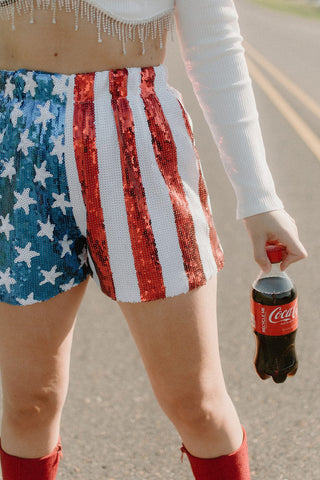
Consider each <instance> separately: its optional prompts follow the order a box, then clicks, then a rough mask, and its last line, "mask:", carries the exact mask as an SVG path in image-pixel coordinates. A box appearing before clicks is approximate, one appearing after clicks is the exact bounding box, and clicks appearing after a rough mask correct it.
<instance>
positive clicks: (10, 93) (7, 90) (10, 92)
mask: <svg viewBox="0 0 320 480" xmlns="http://www.w3.org/2000/svg"><path fill="white" fill-rule="evenodd" d="M15 88H16V86H15V85H14V83H11V82H10V78H7V81H6V86H5V90H4V98H6V97H7V96H9V97H10V98H11V100H13V90H14V89H15Z"/></svg>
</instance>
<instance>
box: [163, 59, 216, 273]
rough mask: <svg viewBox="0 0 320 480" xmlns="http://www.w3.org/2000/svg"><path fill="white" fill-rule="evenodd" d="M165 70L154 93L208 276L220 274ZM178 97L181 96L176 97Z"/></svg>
mask: <svg viewBox="0 0 320 480" xmlns="http://www.w3.org/2000/svg"><path fill="white" fill-rule="evenodd" d="M166 76H167V75H166V70H165V69H164V68H161V69H158V71H157V74H156V77H155V92H156V94H157V97H158V98H159V100H160V103H161V105H162V109H163V112H164V114H165V116H166V118H167V121H168V123H169V126H170V129H171V132H172V134H173V138H174V140H175V144H176V148H177V158H178V170H179V174H180V176H181V178H182V182H183V186H184V191H185V194H186V198H187V201H188V204H189V208H190V211H191V215H192V218H193V222H194V227H195V233H196V238H197V243H198V247H199V252H200V257H201V262H202V266H203V270H204V274H205V277H206V278H207V279H209V278H210V277H211V276H212V275H215V274H216V273H217V266H216V263H215V260H214V257H213V254H212V248H211V244H210V236H209V226H208V224H207V221H206V218H205V215H204V212H203V208H202V205H201V201H200V197H199V168H198V164H197V159H196V157H195V152H194V148H193V145H192V142H191V140H190V137H189V135H188V132H187V130H186V127H185V122H184V119H183V115H182V111H181V107H180V105H179V102H178V100H177V98H176V92H175V90H174V89H171V88H168V86H167V84H166V81H165V80H166ZM177 95H178V94H177Z"/></svg>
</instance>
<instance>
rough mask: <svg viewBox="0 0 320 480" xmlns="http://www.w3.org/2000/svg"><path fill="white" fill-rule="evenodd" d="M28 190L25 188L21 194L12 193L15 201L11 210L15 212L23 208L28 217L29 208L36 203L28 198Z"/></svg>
mask: <svg viewBox="0 0 320 480" xmlns="http://www.w3.org/2000/svg"><path fill="white" fill-rule="evenodd" d="M29 192H30V188H25V189H24V190H23V192H22V193H18V192H13V193H14V196H15V197H16V199H17V202H16V203H15V205H14V207H13V209H14V210H17V208H23V210H24V213H25V214H26V215H29V212H30V209H29V206H30V205H33V204H35V203H37V202H36V201H35V200H34V199H33V198H30V196H29Z"/></svg>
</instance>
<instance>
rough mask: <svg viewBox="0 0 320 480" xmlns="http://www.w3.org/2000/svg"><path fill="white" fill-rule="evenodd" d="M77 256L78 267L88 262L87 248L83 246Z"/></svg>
mask: <svg viewBox="0 0 320 480" xmlns="http://www.w3.org/2000/svg"><path fill="white" fill-rule="evenodd" d="M78 258H79V260H80V267H79V269H80V268H82V267H83V265H87V264H88V253H87V249H86V248H85V247H83V249H82V252H81V253H80V255H78Z"/></svg>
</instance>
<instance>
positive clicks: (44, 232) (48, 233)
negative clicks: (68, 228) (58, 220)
mask: <svg viewBox="0 0 320 480" xmlns="http://www.w3.org/2000/svg"><path fill="white" fill-rule="evenodd" d="M38 223H39V225H40V230H39V232H38V233H37V237H48V238H49V240H51V241H52V240H53V231H54V227H55V224H54V223H50V218H49V217H48V220H47V223H42V222H41V220H38Z"/></svg>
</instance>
